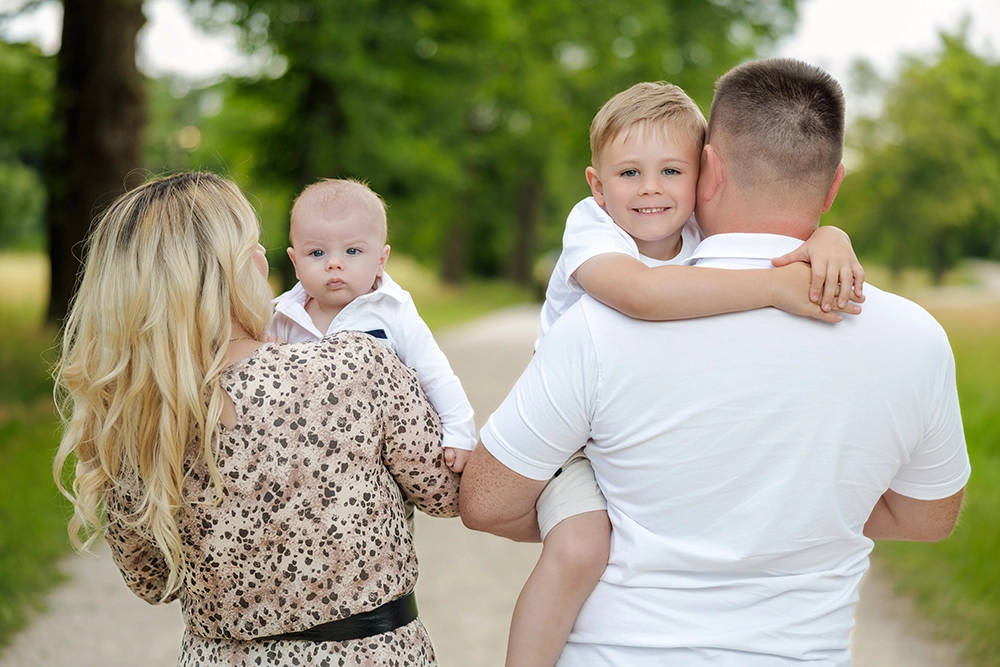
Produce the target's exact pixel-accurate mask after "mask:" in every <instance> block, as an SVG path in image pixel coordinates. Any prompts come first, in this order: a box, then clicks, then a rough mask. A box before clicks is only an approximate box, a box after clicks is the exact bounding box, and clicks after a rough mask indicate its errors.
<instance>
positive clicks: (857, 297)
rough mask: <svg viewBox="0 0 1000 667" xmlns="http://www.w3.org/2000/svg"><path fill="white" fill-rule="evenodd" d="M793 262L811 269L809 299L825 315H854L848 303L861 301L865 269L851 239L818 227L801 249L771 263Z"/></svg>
mask: <svg viewBox="0 0 1000 667" xmlns="http://www.w3.org/2000/svg"><path fill="white" fill-rule="evenodd" d="M793 262H806V263H807V264H809V265H810V266H811V267H812V272H811V280H810V283H809V299H810V301H812V302H813V303H815V304H819V307H820V308H821V309H822V311H823V312H824V313H829V312H831V311H834V310H840V311H843V312H845V313H853V312H855V311H854V310H852V309H850V308H848V304H849V303H850V302H851V301H856V302H857V303H862V302H864V300H865V296H864V294H863V293H862V290H863V288H864V284H865V270H864V269H863V268H862V267H861V264H860V263H859V262H858V258H857V255H855V254H854V248H852V247H851V239H850V237H848V236H847V234H845V233H844V232H843V231H841V230H840V229H837V228H836V227H829V226H827V227H820V228H819V229H817V230H816V231H815V232H813V235H812V236H810V237H809V239H808V240H807V241H806V242H805V243H803V244H802V245H801V246H799V247H798V248H796V249H795V250H793V251H792V252H790V253H788V254H786V255H782V256H781V257H775V258H774V259H772V260H771V263H772V264H774V265H775V266H787V265H789V264H791V263H793ZM778 307H779V308H781V306H778ZM782 310H786V309H785V308H782ZM790 312H791V311H790ZM856 312H861V310H860V309H858V310H857V311H856ZM799 314H802V313H799ZM821 319H822V318H821Z"/></svg>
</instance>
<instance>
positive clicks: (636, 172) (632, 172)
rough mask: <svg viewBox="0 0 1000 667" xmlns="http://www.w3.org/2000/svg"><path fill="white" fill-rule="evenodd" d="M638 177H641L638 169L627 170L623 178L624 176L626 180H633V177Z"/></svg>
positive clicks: (623, 173)
mask: <svg viewBox="0 0 1000 667" xmlns="http://www.w3.org/2000/svg"><path fill="white" fill-rule="evenodd" d="M638 175H639V170H638V169H626V170H625V171H623V172H622V176H624V177H625V178H632V177H633V176H638Z"/></svg>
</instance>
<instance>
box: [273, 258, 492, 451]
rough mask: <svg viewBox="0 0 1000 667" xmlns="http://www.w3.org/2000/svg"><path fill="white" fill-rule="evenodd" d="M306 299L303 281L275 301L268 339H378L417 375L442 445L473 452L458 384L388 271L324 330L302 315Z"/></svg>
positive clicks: (472, 432) (469, 418) (471, 428)
mask: <svg viewBox="0 0 1000 667" xmlns="http://www.w3.org/2000/svg"><path fill="white" fill-rule="evenodd" d="M308 300H309V295H308V294H306V291H305V289H304V288H303V287H302V283H296V284H295V287H293V288H292V289H290V290H289V291H287V292H285V293H284V294H282V295H281V296H279V297H278V298H276V299H275V300H274V316H273V317H272V318H271V323H270V324H269V325H268V327H267V333H268V335H269V336H276V337H279V338H283V339H285V340H286V341H287V342H289V343H301V342H304V341H316V340H319V339H320V338H323V337H324V336H329V335H330V334H333V333H336V332H338V331H363V332H365V333H367V334H369V335H371V336H374V337H375V338H378V339H379V340H380V341H381V342H382V343H384V344H385V345H386V346H387V347H388V348H389V349H390V350H392V351H393V352H394V353H395V354H396V356H398V357H399V359H400V361H402V362H403V363H404V364H406V365H407V366H409V367H410V368H412V369H413V370H415V371H416V372H417V376H418V377H419V378H420V386H421V387H423V390H424V393H425V394H427V398H428V399H429V400H430V402H431V404H432V405H433V406H434V409H435V410H436V411H437V413H438V415H439V416H440V417H441V426H442V429H443V431H444V438H443V441H442V446H444V447H453V448H455V449H465V450H470V451H471V450H472V449H474V448H475V446H476V442H477V441H478V438H477V437H476V426H475V422H474V421H473V412H472V405H471V404H470V403H469V399H468V397H467V396H466V395H465V390H464V389H462V383H461V381H460V380H459V379H458V377H457V376H456V375H455V373H454V371H452V369H451V365H450V364H449V363H448V358H447V357H445V355H444V353H443V352H442V351H441V348H440V347H438V344H437V342H436V341H435V340H434V336H433V335H432V334H431V331H430V329H429V328H428V327H427V324H426V323H425V322H424V321H423V319H421V317H420V315H419V314H418V313H417V308H416V306H415V305H414V304H413V299H412V298H411V297H410V293H409V292H407V291H406V290H404V289H403V288H402V287H400V286H399V285H398V284H397V283H396V282H395V281H394V280H393V279H392V278H390V277H389V274H388V273H383V274H382V279H381V281H380V282H379V286H378V288H377V289H376V290H374V291H372V292H369V293H368V294H362V295H361V296H359V297H357V298H356V299H354V301H351V302H350V303H349V304H347V305H346V306H344V309H343V310H341V311H340V313H339V314H338V315H337V317H335V318H334V319H333V321H332V322H331V323H330V326H329V328H328V329H327V330H326V331H325V332H322V331H320V330H319V329H317V328H316V325H315V324H314V323H313V321H312V318H311V317H310V316H309V313H307V312H306V308H305V306H306V302H307V301H308Z"/></svg>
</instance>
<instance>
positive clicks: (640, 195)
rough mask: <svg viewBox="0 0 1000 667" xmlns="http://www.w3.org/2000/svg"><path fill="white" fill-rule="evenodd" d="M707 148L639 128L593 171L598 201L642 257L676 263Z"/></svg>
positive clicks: (589, 173) (612, 145)
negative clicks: (668, 260) (671, 260)
mask: <svg viewBox="0 0 1000 667" xmlns="http://www.w3.org/2000/svg"><path fill="white" fill-rule="evenodd" d="M700 160H701V147H700V146H697V145H696V144H695V142H693V141H691V140H690V139H688V138H686V137H673V136H671V134H670V133H669V132H668V131H666V130H665V129H662V128H646V127H635V128H632V130H631V131H630V132H623V133H622V134H620V135H618V136H617V137H615V139H614V141H612V142H611V143H610V144H608V145H607V146H606V147H605V148H604V150H603V151H602V153H601V157H600V167H599V168H598V169H594V168H593V167H591V168H590V169H588V170H587V178H588V181H589V182H590V186H591V190H592V192H593V194H594V199H595V200H596V201H597V203H598V205H600V206H601V207H603V208H604V210H606V211H607V212H608V215H610V216H611V219H612V220H614V221H615V223H617V224H618V226H619V227H621V228H622V229H624V230H625V231H626V232H628V234H629V235H630V236H631V237H632V238H633V239H635V242H636V245H637V246H638V247H639V252H641V253H642V254H643V255H646V256H649V257H655V258H657V259H670V258H672V257H673V256H674V255H675V254H676V253H677V250H679V249H680V238H681V229H682V228H683V227H684V223H685V222H687V220H688V218H690V217H691V214H692V213H693V212H694V205H695V193H696V188H697V185H698V167H699V162H700Z"/></svg>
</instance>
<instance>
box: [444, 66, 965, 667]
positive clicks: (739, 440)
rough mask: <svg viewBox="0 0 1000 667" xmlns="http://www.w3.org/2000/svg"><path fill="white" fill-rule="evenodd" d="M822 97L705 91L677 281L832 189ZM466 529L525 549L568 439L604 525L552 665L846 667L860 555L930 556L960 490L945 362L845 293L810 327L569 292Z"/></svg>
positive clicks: (744, 258)
mask: <svg viewBox="0 0 1000 667" xmlns="http://www.w3.org/2000/svg"><path fill="white" fill-rule="evenodd" d="M843 111H844V107H843V97H842V93H841V91H840V87H839V85H837V83H836V82H835V81H833V80H832V79H831V78H830V77H829V76H828V75H826V74H825V73H823V72H821V71H819V70H817V69H816V68H813V67H811V66H808V65H805V64H803V63H799V62H797V61H790V60H768V61H760V62H755V63H748V64H745V65H742V66H740V67H738V68H736V69H734V70H733V71H731V72H730V73H729V74H727V75H726V76H724V77H723V78H722V79H721V80H720V81H719V84H718V87H717V92H716V98H715V100H714V102H713V105H712V113H711V119H710V122H709V129H708V138H707V144H706V146H705V148H704V150H703V152H702V154H701V168H702V171H701V175H700V179H699V183H698V193H697V206H698V221H699V223H700V225H701V227H702V230H703V231H704V233H705V234H706V235H708V238H707V239H706V240H705V241H704V242H703V243H702V244H701V245H700V246H699V248H698V249H697V250H696V251H695V253H694V256H693V257H692V259H691V260H690V261H691V263H693V264H695V265H696V266H698V267H716V268H722V269H727V270H733V269H741V270H746V269H748V268H764V267H766V266H768V265H769V264H770V260H771V258H772V257H775V256H778V255H782V254H784V253H787V252H790V251H792V250H795V248H796V246H798V245H800V244H801V242H802V241H803V240H805V239H806V238H808V237H809V236H810V234H811V233H812V232H813V231H814V230H815V229H816V226H817V225H818V223H819V218H820V215H821V213H822V212H824V211H826V210H828V209H829V207H830V205H831V204H832V202H833V198H834V196H835V195H836V191H837V188H838V187H839V184H840V181H841V180H842V178H843V166H842V165H841V164H840V157H841V152H842V146H843V126H844V120H843ZM481 436H482V442H483V444H484V445H485V447H479V448H477V450H476V451H475V453H474V454H473V457H472V459H471V461H470V462H469V464H468V466H467V468H466V472H465V477H464V479H463V484H462V516H463V520H464V521H465V522H466V524H467V525H469V526H470V527H473V528H477V529H481V530H488V531H490V532H493V533H496V534H500V535H504V536H507V537H510V538H512V539H520V540H528V539H533V538H535V537H536V536H537V531H538V528H537V522H536V517H535V501H536V498H537V497H538V494H539V493H540V492H541V490H542V488H543V487H544V485H545V483H546V481H547V480H548V478H549V477H551V475H552V474H553V472H554V471H555V470H556V469H558V468H559V467H560V466H561V465H562V464H563V462H564V461H565V460H566V459H567V457H568V456H569V455H570V454H572V453H573V452H574V451H575V450H576V449H578V448H579V447H581V446H584V445H586V446H585V450H586V452H587V454H588V456H589V457H590V459H591V461H592V463H593V467H594V470H595V473H596V476H597V481H598V484H599V486H600V488H601V490H602V491H603V493H604V495H605V496H606V497H607V502H608V514H609V516H610V519H611V523H612V526H613V538H612V546H611V556H610V559H609V563H608V567H607V570H606V571H605V574H604V576H603V578H602V580H601V581H600V583H599V584H598V585H597V588H596V589H595V590H594V592H593V594H592V595H591V596H590V598H589V599H588V601H587V602H586V603H585V605H584V607H583V609H582V610H581V612H580V614H579V616H578V618H577V622H576V625H575V627H574V630H573V633H572V634H571V635H570V639H569V643H568V644H567V646H566V648H565V650H564V651H563V654H562V657H561V659H560V662H559V664H561V665H626V664H627V665H630V666H635V667H643V666H644V665H662V664H671V665H680V666H685V665H707V664H712V665H732V666H736V665H739V666H740V667H743V666H749V667H753V666H755V665H761V666H763V665H767V666H768V667H771V666H773V665H784V664H788V665H791V664H801V663H802V662H812V663H814V664H823V665H840V666H844V665H848V664H849V663H850V655H849V651H848V646H849V632H850V628H851V626H852V623H853V620H852V614H853V609H854V605H855V603H856V601H857V586H858V582H859V581H860V578H861V576H862V574H863V573H864V571H865V570H866V569H867V566H868V553H869V552H870V550H871V547H872V542H871V540H872V539H919V540H936V539H941V538H943V537H945V536H946V535H947V534H948V533H949V532H950V530H951V528H952V526H953V525H954V522H955V520H956V518H957V514H958V509H959V506H960V504H961V496H962V491H963V489H964V485H965V482H966V480H967V478H968V475H969V465H968V457H967V454H966V451H965V443H964V436H963V433H962V427H961V417H960V414H959V411H958V400H957V392H956V390H955V383H954V364H953V360H952V356H951V351H950V348H949V346H948V343H947V339H946V338H945V336H944V334H943V332H942V331H941V329H940V327H939V326H938V325H937V324H936V323H935V322H934V321H933V319H932V318H930V316H929V315H927V313H925V312H924V311H923V310H922V309H920V308H919V307H917V306H915V305H914V304H912V303H910V302H907V301H905V300H903V299H900V298H899V297H895V296H893V295H890V294H887V293H885V292H881V291H879V290H874V289H869V292H868V294H867V301H866V312H865V314H864V316H862V317H858V318H851V319H848V320H846V321H844V322H842V323H840V324H838V325H837V326H834V327H831V326H829V325H826V324H823V323H821V322H816V321H812V320H808V319H804V318H795V317H789V316H788V315H787V314H786V313H782V312H779V311H777V310H774V309H761V310H752V311H748V312H740V313H733V314H728V315H725V316H720V317H708V318H702V319H691V320H681V321H674V322H641V321H638V320H635V319H631V318H628V317H625V316H623V315H622V314H621V313H619V312H617V311H615V310H612V309H610V308H607V307H605V306H603V305H602V304H600V303H598V302H597V301H595V300H594V299H592V298H590V297H589V296H583V297H582V298H581V299H580V300H579V302H577V303H576V304H575V305H574V306H572V307H571V308H570V309H569V310H568V311H567V312H566V313H565V314H563V315H562V316H561V317H560V318H559V320H558V321H556V322H555V324H554V325H553V326H552V328H551V329H550V330H549V332H548V333H547V334H546V336H545V337H544V338H543V339H542V341H541V344H540V346H539V348H538V350H537V353H536V355H535V356H534V358H533V359H532V362H531V364H530V365H529V367H528V370H527V371H526V372H525V374H524V376H522V378H521V379H520V380H519V381H518V383H517V385H516V386H515V388H514V390H513V391H512V393H511V395H510V396H509V397H508V399H507V400H506V401H505V402H504V404H503V405H502V406H501V407H500V408H499V410H498V411H497V412H496V413H495V414H494V415H493V416H492V417H491V418H490V421H489V423H488V424H487V425H486V427H485V428H484V429H483V431H482V433H481Z"/></svg>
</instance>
